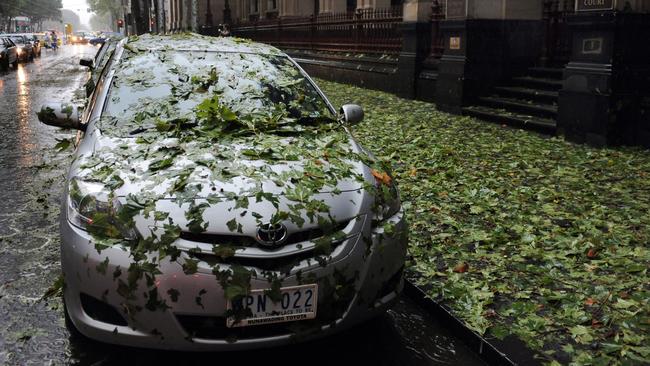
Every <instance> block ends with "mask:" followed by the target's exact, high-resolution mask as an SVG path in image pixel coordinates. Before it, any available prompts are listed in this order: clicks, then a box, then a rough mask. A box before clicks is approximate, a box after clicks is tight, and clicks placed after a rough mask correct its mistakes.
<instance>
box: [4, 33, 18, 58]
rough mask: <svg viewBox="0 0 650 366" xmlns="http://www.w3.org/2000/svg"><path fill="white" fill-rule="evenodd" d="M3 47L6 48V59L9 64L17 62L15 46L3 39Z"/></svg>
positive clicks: (10, 41) (8, 40)
mask: <svg viewBox="0 0 650 366" xmlns="http://www.w3.org/2000/svg"><path fill="white" fill-rule="evenodd" d="M4 41H5V46H6V47H7V58H8V59H9V63H14V62H16V61H17V58H18V54H17V53H16V44H15V43H14V41H12V40H11V39H9V38H4Z"/></svg>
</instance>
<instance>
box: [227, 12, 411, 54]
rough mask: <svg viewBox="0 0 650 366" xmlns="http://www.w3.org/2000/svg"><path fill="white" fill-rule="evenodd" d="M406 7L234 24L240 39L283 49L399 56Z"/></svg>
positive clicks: (235, 31)
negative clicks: (403, 13) (403, 11)
mask: <svg viewBox="0 0 650 366" xmlns="http://www.w3.org/2000/svg"><path fill="white" fill-rule="evenodd" d="M402 20H403V16H402V7H401V6H396V7H392V8H386V9H359V10H357V11H353V12H345V13H334V14H319V15H317V16H309V17H281V18H277V19H260V20H254V21H252V22H246V23H239V24H234V25H233V26H232V32H233V34H234V35H236V36H240V37H245V38H250V39H253V40H255V41H259V42H265V43H270V44H273V45H275V46H278V47H281V48H285V49H286V48H298V49H309V50H318V51H349V52H361V53H364V52H367V53H383V54H398V53H399V52H400V51H401V49H402V35H401V31H400V24H401V23H402Z"/></svg>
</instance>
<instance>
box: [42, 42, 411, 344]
mask: <svg viewBox="0 0 650 366" xmlns="http://www.w3.org/2000/svg"><path fill="white" fill-rule="evenodd" d="M39 119H40V120H41V121H42V122H44V123H46V124H50V125H55V126H59V127H64V128H75V129H78V130H81V131H83V137H82V138H81V139H80V142H79V145H78V146H77V149H76V151H75V156H74V162H73V164H72V166H71V168H70V172H69V175H68V184H67V189H66V191H65V192H64V196H63V199H62V215H61V226H60V231H61V243H62V244H61V262H62V268H63V274H64V279H65V290H64V300H65V305H66V316H67V317H68V322H69V324H70V326H71V327H73V328H74V329H76V330H78V331H79V332H80V333H82V334H83V335H85V336H87V337H90V338H93V339H97V340H100V341H103V342H108V343H114V344H122V345H129V346H138V347H150V348H161V349H175V350H197V351H199V350H201V351H207V350H233V349H249V348H257V347H268V346H275V345H282V344H287V343H289V342H293V341H296V340H302V339H312V338H315V337H321V336H325V335H328V334H332V333H334V332H336V331H339V330H342V329H345V328H348V327H351V326H353V325H355V324H358V323H360V322H363V321H365V320H368V319H370V318H372V317H374V316H377V315H379V314H381V313H382V312H384V311H385V310H386V309H387V308H389V307H390V306H391V304H393V303H394V302H395V300H396V298H397V296H398V295H399V293H400V292H401V289H402V286H403V279H402V271H403V268H404V262H405V254H406V246H407V227H406V223H405V220H404V214H403V211H402V209H401V205H400V200H399V197H398V191H397V188H396V186H395V183H394V182H393V180H392V178H391V175H390V169H389V167H388V166H387V165H386V164H384V163H382V162H381V161H378V160H377V159H375V158H374V157H373V156H371V155H370V154H368V153H367V152H366V151H365V150H364V149H363V148H362V147H361V146H360V145H359V144H358V143H357V142H356V141H355V140H354V138H353V136H352V135H351V133H350V132H349V130H348V126H350V125H352V124H354V123H357V122H359V121H361V120H362V119H363V110H362V109H361V107H359V106H356V105H345V106H343V107H342V108H341V110H340V112H339V113H337V112H336V110H335V109H334V108H333V107H332V105H331V104H330V102H329V101H328V100H327V98H326V97H325V96H324V95H323V93H322V92H321V91H320V89H318V87H317V86H316V85H315V83H314V82H313V81H312V80H311V79H310V78H309V76H308V75H307V74H306V73H305V72H304V71H303V70H302V69H301V68H300V67H299V66H298V65H297V64H296V62H295V61H293V60H292V59H291V58H290V57H288V56H287V55H286V54H284V53H282V52H280V51H279V50H277V49H276V48H273V47H270V46H267V45H263V44H258V43H253V42H250V41H247V40H242V39H237V38H209V37H202V36H198V35H193V34H181V35H173V36H154V35H147V36H140V37H132V38H130V39H125V40H123V41H122V42H120V44H119V45H118V46H117V47H116V49H115V51H114V53H113V54H112V55H111V58H110V60H109V61H108V63H107V65H106V66H105V68H104V69H103V70H102V72H101V75H100V77H99V79H98V82H97V87H96V88H95V89H94V92H93V94H92V95H91V97H90V98H89V101H88V103H87V106H86V108H84V109H83V111H81V109H80V108H78V107H77V106H73V105H66V104H49V105H45V106H43V108H42V109H41V111H40V113H39Z"/></svg>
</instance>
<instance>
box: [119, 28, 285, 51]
mask: <svg viewBox="0 0 650 366" xmlns="http://www.w3.org/2000/svg"><path fill="white" fill-rule="evenodd" d="M126 43H127V44H128V46H127V47H133V48H136V49H138V50H143V51H145V50H148V51H156V50H176V51H198V52H206V51H207V52H233V53H254V54H260V55H274V56H286V54H285V53H284V52H282V51H280V50H279V49H277V48H275V47H273V46H270V45H267V44H264V43H257V42H253V41H251V40H248V39H243V38H237V37H209V36H202V35H199V34H196V33H180V34H173V35H157V34H145V35H142V36H131V37H129V38H128V39H127V41H126Z"/></svg>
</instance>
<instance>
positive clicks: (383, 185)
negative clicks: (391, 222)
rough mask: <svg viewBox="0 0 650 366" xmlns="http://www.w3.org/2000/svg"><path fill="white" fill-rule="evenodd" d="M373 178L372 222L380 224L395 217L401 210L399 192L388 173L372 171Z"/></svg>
mask: <svg viewBox="0 0 650 366" xmlns="http://www.w3.org/2000/svg"><path fill="white" fill-rule="evenodd" d="M372 174H373V176H374V177H375V205H374V209H373V211H374V218H373V221H376V222H382V221H385V220H387V219H389V218H391V217H393V216H395V215H396V214H397V213H398V212H399V210H400V209H401V206H402V204H401V201H400V199H399V191H398V190H397V186H396V185H395V182H394V181H393V179H392V178H391V177H390V175H388V173H378V172H377V171H375V170H373V171H372Z"/></svg>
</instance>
